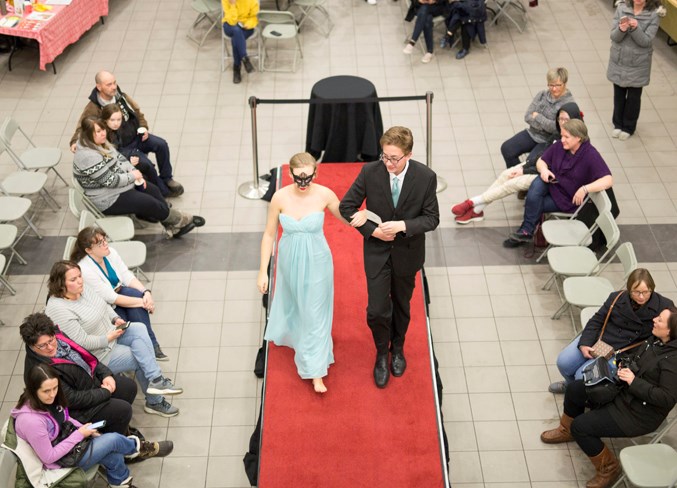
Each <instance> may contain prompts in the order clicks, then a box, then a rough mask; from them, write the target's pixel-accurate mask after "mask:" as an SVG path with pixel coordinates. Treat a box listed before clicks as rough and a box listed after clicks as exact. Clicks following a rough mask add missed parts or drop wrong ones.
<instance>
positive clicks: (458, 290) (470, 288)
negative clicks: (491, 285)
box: [449, 274, 488, 297]
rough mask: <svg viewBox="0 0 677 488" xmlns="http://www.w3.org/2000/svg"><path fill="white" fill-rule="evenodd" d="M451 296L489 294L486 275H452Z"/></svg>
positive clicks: (450, 278) (450, 281) (450, 279)
mask: <svg viewBox="0 0 677 488" xmlns="http://www.w3.org/2000/svg"><path fill="white" fill-rule="evenodd" d="M449 283H450V286H451V296H453V297H460V296H468V295H469V296H473V295H487V294H488V291H487V282H486V278H485V277H484V275H481V274H478V275H452V276H450V277H449Z"/></svg>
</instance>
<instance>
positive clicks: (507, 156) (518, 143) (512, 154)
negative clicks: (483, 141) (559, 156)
mask: <svg viewBox="0 0 677 488" xmlns="http://www.w3.org/2000/svg"><path fill="white" fill-rule="evenodd" d="M545 147H546V144H545V143H539V142H536V141H534V140H533V139H532V137H531V136H530V135H529V133H528V132H527V131H526V129H525V130H523V131H522V132H518V133H517V134H515V135H514V136H512V137H511V138H510V139H508V140H507V141H505V142H504V143H503V144H501V154H502V155H503V159H504V160H505V165H506V167H508V168H512V167H513V166H517V165H518V164H520V159H519V157H520V156H521V155H522V154H524V153H529V158H530V159H531V158H532V157H533V154H532V153H533V152H536V151H538V152H540V153H541V154H542V153H543V151H544V150H545Z"/></svg>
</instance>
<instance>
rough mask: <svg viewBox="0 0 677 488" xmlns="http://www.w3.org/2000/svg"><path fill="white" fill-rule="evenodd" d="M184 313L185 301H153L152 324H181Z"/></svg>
mask: <svg viewBox="0 0 677 488" xmlns="http://www.w3.org/2000/svg"><path fill="white" fill-rule="evenodd" d="M185 313H186V302H179V301H167V302H160V301H156V302H155V313H154V314H153V325H155V324H182V323H184V316H185Z"/></svg>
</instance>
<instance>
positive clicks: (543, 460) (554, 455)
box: [524, 450, 576, 481]
mask: <svg viewBox="0 0 677 488" xmlns="http://www.w3.org/2000/svg"><path fill="white" fill-rule="evenodd" d="M524 455H525V456H526V458H527V466H528V468H529V476H530V477H531V480H532V481H575V480H576V474H575V472H574V467H573V463H572V461H571V456H570V454H569V451H566V450H547V451H545V450H544V451H526V452H525V453H524Z"/></svg>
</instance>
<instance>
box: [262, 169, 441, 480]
mask: <svg viewBox="0 0 677 488" xmlns="http://www.w3.org/2000/svg"><path fill="white" fill-rule="evenodd" d="M360 167H361V165H360V164H347V163H335V164H328V163H325V164H321V165H320V167H319V169H318V175H319V176H318V178H317V180H316V181H317V183H319V184H322V185H325V186H328V187H330V188H332V189H333V190H334V191H335V192H336V194H337V195H338V197H339V198H341V197H342V196H343V194H344V193H345V192H346V191H347V189H348V188H349V187H350V184H351V183H352V181H353V180H354V178H355V177H356V176H357V174H358V172H359V170H360ZM282 171H283V175H284V176H283V184H284V185H286V184H289V182H290V181H289V180H290V178H289V173H288V168H287V167H286V166H285V167H283V168H282ZM324 230H325V234H326V237H327V240H328V242H329V246H330V248H331V251H332V254H333V258H334V273H335V275H334V282H335V296H334V324H333V330H332V336H333V340H334V357H335V363H334V365H332V366H331V367H330V368H329V375H328V376H327V377H326V378H325V380H324V382H325V384H326V385H327V388H328V390H329V391H328V392H327V393H325V394H323V395H320V394H317V393H315V392H314V391H313V388H312V385H311V382H310V381H309V380H305V381H304V380H301V379H300V378H299V376H298V375H297V373H296V367H295V365H294V358H293V351H292V350H291V349H288V348H285V347H277V346H275V345H273V344H269V350H268V363H267V370H266V380H265V389H264V403H263V416H262V432H261V451H260V458H259V459H260V465H259V466H260V471H259V478H258V479H259V485H258V486H259V487H261V488H278V487H279V488H308V487H309V488H334V487H335V488H358V487H370V488H375V487H388V488H399V487H403V488H404V487H417V488H418V487H421V488H435V487H444V486H445V476H444V470H445V469H446V466H445V464H444V461H443V458H444V456H443V454H442V452H441V448H440V446H441V442H440V437H441V434H440V431H439V430H438V415H437V412H436V408H435V406H436V404H435V402H436V397H435V392H434V381H433V378H434V376H433V373H432V366H431V360H430V343H429V339H428V337H429V336H428V331H427V325H426V317H425V305H424V299H423V292H422V286H421V279H420V275H419V279H418V280H417V286H416V290H415V291H414V297H413V300H412V317H411V325H410V327H409V331H408V333H407V343H406V345H405V354H406V357H407V362H408V366H407V371H406V373H405V374H404V376H402V377H401V378H394V377H391V378H390V382H389V383H388V386H387V387H386V388H385V389H383V390H380V389H378V388H376V386H375V385H374V380H373V377H372V370H373V367H374V360H375V349H374V344H373V341H372V337H371V332H370V330H369V328H368V327H367V324H366V321H365V318H366V310H365V309H366V306H367V292H366V279H365V276H364V270H363V265H362V236H361V235H360V234H359V233H358V232H357V231H356V230H354V229H353V228H352V227H350V226H347V225H345V224H342V223H340V222H339V221H337V220H336V219H335V218H334V217H333V216H331V215H330V214H329V213H328V212H327V214H326V216H325V227H324Z"/></svg>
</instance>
